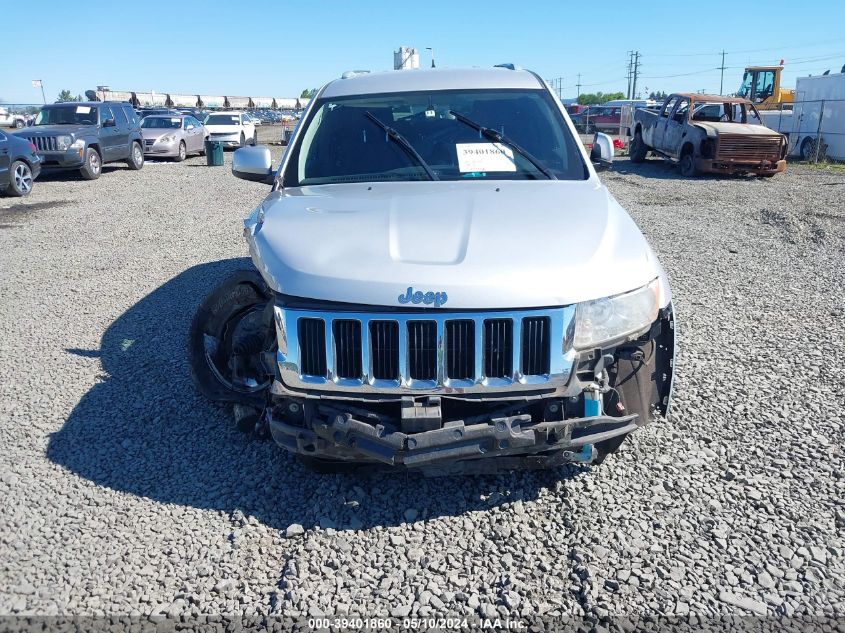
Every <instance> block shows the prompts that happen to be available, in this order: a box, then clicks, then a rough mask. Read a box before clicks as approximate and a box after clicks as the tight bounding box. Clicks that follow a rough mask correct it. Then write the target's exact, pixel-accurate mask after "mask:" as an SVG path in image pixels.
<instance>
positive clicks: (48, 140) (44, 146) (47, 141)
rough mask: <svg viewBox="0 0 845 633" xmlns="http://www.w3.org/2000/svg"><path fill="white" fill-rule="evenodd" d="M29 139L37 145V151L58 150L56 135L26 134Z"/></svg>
mask: <svg viewBox="0 0 845 633" xmlns="http://www.w3.org/2000/svg"><path fill="white" fill-rule="evenodd" d="M24 138H25V139H26V140H27V141H29V142H30V143H32V144H33V145H35V149H36V151H39V152H54V151H56V137H55V136H25V137H24Z"/></svg>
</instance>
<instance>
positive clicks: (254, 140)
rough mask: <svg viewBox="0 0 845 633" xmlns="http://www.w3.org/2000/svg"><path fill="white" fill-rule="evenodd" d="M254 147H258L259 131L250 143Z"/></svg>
mask: <svg viewBox="0 0 845 633" xmlns="http://www.w3.org/2000/svg"><path fill="white" fill-rule="evenodd" d="M250 145H252V146H253V147H255V146H256V145H258V130H256V131H255V134H253V135H252V142H251V143H250Z"/></svg>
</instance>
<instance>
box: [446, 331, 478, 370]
mask: <svg viewBox="0 0 845 633" xmlns="http://www.w3.org/2000/svg"><path fill="white" fill-rule="evenodd" d="M474 332H475V323H474V322H473V321H470V320H468V319H463V320H461V321H446V376H447V377H449V378H461V379H463V380H469V379H471V378H472V377H473V376H475V333H474Z"/></svg>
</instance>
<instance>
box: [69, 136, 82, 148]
mask: <svg viewBox="0 0 845 633" xmlns="http://www.w3.org/2000/svg"><path fill="white" fill-rule="evenodd" d="M83 147H85V141H84V140H82V139H81V138H78V139H76V140H75V141H74V142H73V144H72V145H71V146H70V148H71V149H82V148H83Z"/></svg>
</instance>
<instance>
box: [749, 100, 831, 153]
mask: <svg viewBox="0 0 845 633" xmlns="http://www.w3.org/2000/svg"><path fill="white" fill-rule="evenodd" d="M760 116H762V117H763V121H764V123H765V124H766V125H767V126H769V127H770V128H772V129H774V130H777V131H779V132H781V133H782V134H784V135H785V136H786V137H787V140H788V142H789V157H790V158H793V159H798V160H802V161H805V162H809V163H840V164H845V99H811V100H796V101H795V102H794V103H791V104H782V105H781V107H780V108H779V109H778V110H763V111H761V112H760Z"/></svg>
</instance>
